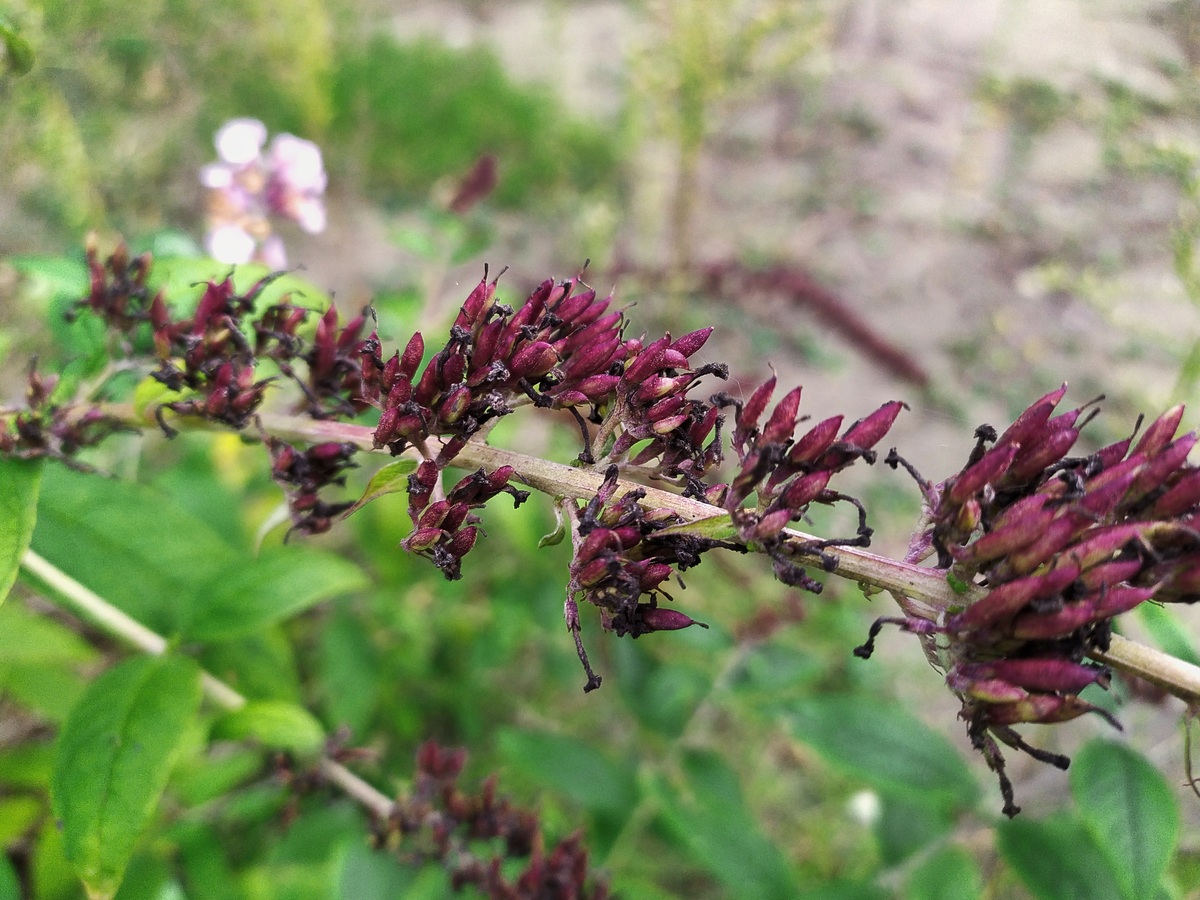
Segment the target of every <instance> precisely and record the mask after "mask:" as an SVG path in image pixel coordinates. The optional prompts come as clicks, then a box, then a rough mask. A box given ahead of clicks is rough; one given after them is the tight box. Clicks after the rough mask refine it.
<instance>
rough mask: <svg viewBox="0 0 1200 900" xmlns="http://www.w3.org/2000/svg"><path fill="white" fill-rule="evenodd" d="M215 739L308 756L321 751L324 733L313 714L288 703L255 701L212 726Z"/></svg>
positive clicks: (283, 701)
mask: <svg viewBox="0 0 1200 900" xmlns="http://www.w3.org/2000/svg"><path fill="white" fill-rule="evenodd" d="M213 737H216V738H220V739H222V740H230V741H244V740H254V741H258V742H259V743H262V744H264V745H266V746H268V747H274V748H277V749H280V750H290V751H292V752H293V753H300V754H304V755H309V754H313V753H316V752H317V751H318V750H320V749H321V746H322V744H324V742H325V729H323V728H322V727H321V723H320V722H318V721H317V720H316V718H315V717H314V716H313V714H312V713H310V712H309V711H308V710H306V709H305V708H304V707H302V706H297V705H296V704H294V703H288V702H287V701H285V700H252V701H251V702H249V703H247V704H246V705H245V706H243V707H242V708H241V709H236V710H234V711H233V712H230V713H227V714H225V715H224V716H222V717H221V718H220V719H218V720H217V721H216V723H215V724H214V725H213Z"/></svg>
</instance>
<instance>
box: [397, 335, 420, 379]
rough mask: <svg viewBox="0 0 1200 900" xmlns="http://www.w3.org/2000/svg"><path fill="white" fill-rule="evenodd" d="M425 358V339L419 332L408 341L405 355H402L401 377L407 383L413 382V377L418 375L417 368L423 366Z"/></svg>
mask: <svg viewBox="0 0 1200 900" xmlns="http://www.w3.org/2000/svg"><path fill="white" fill-rule="evenodd" d="M424 356H425V339H424V338H423V337H421V332H419V331H418V332H416V333H415V334H414V335H413V336H412V337H411V338H409V339H408V343H407V344H406V345H405V347H404V353H402V354H401V355H400V367H399V373H398V374H399V377H400V378H402V379H403V380H405V381H412V378H413V376H414V375H415V374H416V373H417V366H419V365H420V364H421V359H422V358H423V357H424Z"/></svg>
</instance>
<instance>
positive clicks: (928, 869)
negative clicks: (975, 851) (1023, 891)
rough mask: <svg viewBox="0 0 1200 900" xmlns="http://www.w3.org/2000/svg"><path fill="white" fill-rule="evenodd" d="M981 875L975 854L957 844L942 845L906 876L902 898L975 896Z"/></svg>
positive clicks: (924, 899)
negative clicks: (954, 845)
mask: <svg viewBox="0 0 1200 900" xmlns="http://www.w3.org/2000/svg"><path fill="white" fill-rule="evenodd" d="M982 894H983V877H982V875H981V874H980V872H979V865H978V864H977V863H976V862H975V858H974V857H973V856H971V854H970V853H968V852H967V851H966V850H963V849H962V848H961V847H943V848H942V849H941V850H938V851H937V852H936V853H934V854H933V855H932V856H930V857H929V858H928V859H926V860H925V861H924V862H922V863H921V865H919V866H917V868H916V869H914V870H913V873H912V874H911V875H910V876H909V878H908V885H907V889H906V890H905V892H904V896H905V898H906V900H978V898H979V897H980V896H981V895H982Z"/></svg>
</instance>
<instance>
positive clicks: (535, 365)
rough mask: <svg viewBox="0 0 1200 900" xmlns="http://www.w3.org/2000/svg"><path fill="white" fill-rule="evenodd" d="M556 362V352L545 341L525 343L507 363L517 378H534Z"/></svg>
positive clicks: (543, 373) (552, 366) (545, 371)
mask: <svg viewBox="0 0 1200 900" xmlns="http://www.w3.org/2000/svg"><path fill="white" fill-rule="evenodd" d="M557 364H558V354H557V353H556V352H555V351H554V348H553V347H551V346H550V345H549V344H548V343H546V342H545V341H536V342H534V343H532V344H526V345H525V346H524V347H522V348H521V349H520V350H518V351H517V352H516V354H515V355H514V356H513V358H512V360H511V361H510V362H509V363H508V368H509V370H510V371H511V372H512V373H513V375H515V376H516V377H518V378H528V379H530V380H535V379H538V378H541V377H542V376H543V375H545V374H546V373H547V372H549V371H550V370H551V369H553V368H554V367H555V366H556V365H557Z"/></svg>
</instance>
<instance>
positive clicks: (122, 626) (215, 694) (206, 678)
mask: <svg viewBox="0 0 1200 900" xmlns="http://www.w3.org/2000/svg"><path fill="white" fill-rule="evenodd" d="M21 566H22V567H23V568H24V569H25V571H26V572H28V573H29V574H31V575H33V576H35V577H36V578H37V579H39V580H40V581H42V582H43V583H44V584H45V585H46V586H47V587H49V588H50V589H51V590H52V591H53V592H54V594H55V595H56V596H57V597H58V598H59V599H60V600H61V601H62V602H61V605H62V606H65V607H67V608H68V609H70V610H72V611H73V612H75V613H77V614H78V615H80V616H82V617H83V618H85V619H87V620H88V621H89V622H91V623H92V624H93V625H96V626H98V627H99V628H101V629H103V630H104V631H105V632H106V633H108V634H110V635H112V636H113V637H116V638H119V639H121V640H122V641H124V642H125V643H127V644H129V645H130V646H132V647H134V648H136V649H138V650H141V651H143V652H144V653H149V654H152V655H154V656H161V655H162V654H163V653H165V652H166V651H167V646H168V645H167V640H166V638H164V637H163V636H162V635H160V634H156V633H155V632H153V631H151V630H150V629H149V628H147V627H146V626H145V625H143V624H142V623H141V622H138V621H137V620H136V619H133V618H131V617H129V616H128V615H126V614H125V613H124V612H122V611H121V610H119V609H117V608H116V607H115V606H113V605H112V604H111V603H109V602H108V601H107V600H105V599H104V598H103V597H101V596H100V595H99V594H97V593H95V592H94V591H92V590H90V589H88V588H87V587H85V586H84V585H82V584H80V583H79V582H78V581H76V580H75V579H74V578H72V577H71V576H70V575H68V574H66V573H65V572H63V571H62V570H61V569H59V568H58V567H56V566H54V565H53V564H51V563H50V562H48V561H47V560H46V559H44V558H43V557H41V556H39V555H38V554H36V553H34V552H33V551H32V550H26V551H25V555H24V556H22V557H21ZM200 685H201V688H202V689H203V691H204V696H205V697H207V698H208V699H209V700H210V701H211V702H212V703H214V704H216V705H217V706H219V707H220V708H221V709H225V710H231V711H232V710H236V709H241V708H242V707H243V706H245V705H246V698H245V697H244V696H242V695H241V694H239V693H238V692H237V691H235V690H234V689H233V688H231V687H230V686H229V685H227V684H226V683H225V682H223V681H221V680H220V679H219V678H216V677H214V676H213V675H210V674H209V673H208V672H203V671H202V672H201V674H200ZM317 767H318V769H319V770H320V772H321V774H322V775H323V776H324V777H325V778H326V779H327V780H328V781H329V782H330V783H332V784H335V785H337V787H339V788H340V789H341V790H342V791H344V792H345V793H346V794H347V795H348V796H349V797H351V798H352V799H354V800H355V801H356V802H357V803H359V804H360V805H361V806H363V807H365V808H366V809H367V810H368V811H370V812H371V813H372V814H374V815H376V816H378V817H380V818H383V819H386V818H387V817H388V816H389V815H390V814H391V812H392V809H393V807H394V804H393V802H392V800H391V798H389V797H388V796H386V795H385V794H383V793H381V792H380V791H378V790H376V789H375V788H374V787H372V786H371V785H370V784H368V783H367V782H366V781H364V780H363V779H361V778H359V777H358V776H357V775H355V774H354V773H353V772H351V771H350V770H349V769H347V768H346V767H345V766H343V765H342V764H341V763H339V762H337V761H336V760H332V759H330V758H329V757H328V756H322V757H321V759H320V760H319V761H318V763H317Z"/></svg>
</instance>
